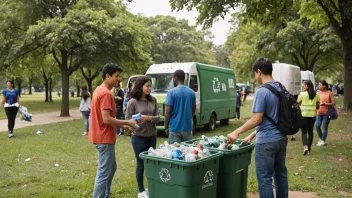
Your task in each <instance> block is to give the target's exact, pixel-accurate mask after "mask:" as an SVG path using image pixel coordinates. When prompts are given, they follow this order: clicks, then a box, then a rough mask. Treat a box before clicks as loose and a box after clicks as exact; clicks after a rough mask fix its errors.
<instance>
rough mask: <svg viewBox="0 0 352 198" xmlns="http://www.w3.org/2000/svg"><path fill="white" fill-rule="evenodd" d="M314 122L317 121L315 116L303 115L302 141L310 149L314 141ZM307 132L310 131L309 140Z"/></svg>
mask: <svg viewBox="0 0 352 198" xmlns="http://www.w3.org/2000/svg"><path fill="white" fill-rule="evenodd" d="M314 123H315V117H303V127H302V128H301V130H302V143H303V146H306V145H307V146H308V150H309V151H310V148H311V146H312V143H313V137H314V135H313V128H314ZM307 133H308V141H307Z"/></svg>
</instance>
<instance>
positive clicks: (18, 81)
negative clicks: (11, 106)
mask: <svg viewBox="0 0 352 198" xmlns="http://www.w3.org/2000/svg"><path fill="white" fill-rule="evenodd" d="M15 81H16V83H17V90H18V94H19V96H20V97H21V94H22V79H21V78H16V80H15Z"/></svg>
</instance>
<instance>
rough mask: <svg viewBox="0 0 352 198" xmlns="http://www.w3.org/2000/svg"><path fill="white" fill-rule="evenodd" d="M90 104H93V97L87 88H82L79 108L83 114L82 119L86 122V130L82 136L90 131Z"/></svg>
mask: <svg viewBox="0 0 352 198" xmlns="http://www.w3.org/2000/svg"><path fill="white" fill-rule="evenodd" d="M90 102H91V95H90V93H89V91H88V90H87V86H82V93H81V104H80V106H79V111H80V112H81V113H82V117H83V120H84V129H85V131H84V132H83V133H82V135H87V134H88V131H89V115H90Z"/></svg>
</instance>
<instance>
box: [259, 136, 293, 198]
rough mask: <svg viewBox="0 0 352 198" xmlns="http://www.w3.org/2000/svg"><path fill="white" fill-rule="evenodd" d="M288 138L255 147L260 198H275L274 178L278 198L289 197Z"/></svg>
mask: <svg viewBox="0 0 352 198" xmlns="http://www.w3.org/2000/svg"><path fill="white" fill-rule="evenodd" d="M286 147H287V138H285V139H282V140H279V141H276V142H269V143H262V144H259V143H257V144H256V146H255V167H256V173H257V180H258V187H259V196H260V198H273V197H274V192H273V188H272V177H274V181H275V189H276V197H278V198H287V197H288V179H287V168H286V164H285V162H286Z"/></svg>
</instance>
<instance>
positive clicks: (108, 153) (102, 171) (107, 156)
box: [93, 144, 117, 198]
mask: <svg viewBox="0 0 352 198" xmlns="http://www.w3.org/2000/svg"><path fill="white" fill-rule="evenodd" d="M95 147H96V148H97V149H98V170H97V176H96V178H95V184H94V191H93V198H108V197H110V188H111V182H112V178H113V177H114V174H115V172H116V169H117V166H116V155H115V144H95Z"/></svg>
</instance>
